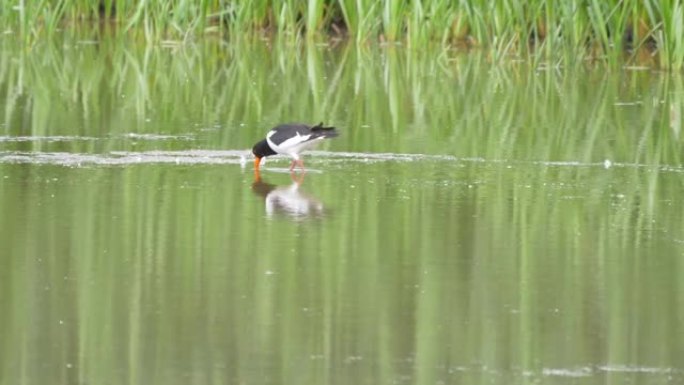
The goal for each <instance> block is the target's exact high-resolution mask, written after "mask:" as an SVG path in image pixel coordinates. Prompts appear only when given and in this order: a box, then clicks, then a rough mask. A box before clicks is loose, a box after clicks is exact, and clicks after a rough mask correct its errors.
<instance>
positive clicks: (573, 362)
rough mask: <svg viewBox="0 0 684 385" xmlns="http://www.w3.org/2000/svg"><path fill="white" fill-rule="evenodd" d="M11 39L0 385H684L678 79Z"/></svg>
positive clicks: (322, 48) (358, 50)
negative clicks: (310, 140) (260, 155)
mask: <svg viewBox="0 0 684 385" xmlns="http://www.w3.org/2000/svg"><path fill="white" fill-rule="evenodd" d="M0 41H1V42H2V50H3V52H2V55H0V101H1V102H2V105H3V107H4V108H2V109H0V212H1V213H2V215H1V216H0V245H1V246H0V341H2V344H0V384H3V385H4V384H46V383H58V384H86V383H87V384H207V383H217V384H485V383H487V384H517V383H520V384H527V383H543V384H554V385H555V384H628V383H633V384H681V383H684V364H682V363H683V362H684V326H683V325H684V283H683V282H684V280H683V279H682V277H684V232H683V231H682V229H683V228H684V212H683V208H684V206H683V205H682V203H681V201H680V199H681V195H682V191H684V182H683V177H684V167H682V166H683V165H682V155H684V152H683V149H684V148H683V147H684V146H683V144H682V139H681V137H680V129H681V124H682V121H681V113H682V109H684V104H683V99H684V86H683V84H684V83H682V79H681V78H680V77H678V76H676V75H669V74H665V73H658V72H654V71H649V70H645V69H634V68H631V69H630V68H628V69H624V68H604V67H599V68H594V67H592V65H591V64H590V63H587V64H586V65H583V66H581V67H578V68H553V67H552V66H550V65H547V64H545V63H541V64H540V65H535V66H531V65H529V63H524V62H522V63H521V62H516V61H506V62H501V63H491V62H490V61H489V60H487V58H486V57H482V56H481V55H479V54H478V53H477V52H471V53H469V54H464V53H457V52H442V51H432V50H431V49H429V48H426V49H425V50H422V51H408V50H406V49H404V48H402V47H373V46H363V47H357V46H353V45H351V46H347V45H344V44H341V45H339V46H329V45H318V46H313V45H312V46H287V45H280V44H279V43H278V42H271V43H266V42H262V41H254V42H238V43H235V44H227V43H222V42H218V41H208V42H198V43H188V44H186V45H177V44H163V45H162V44H160V45H157V46H145V45H144V44H142V43H139V42H136V41H129V40H125V38H122V39H116V38H115V39H107V40H104V41H102V42H92V41H83V40H77V39H65V40H64V41H58V42H50V43H47V42H45V43H40V44H37V45H36V46H35V47H32V48H31V49H26V48H25V47H23V46H21V47H20V46H15V45H14V44H13V43H12V42H11V41H10V40H9V39H7V38H4V40H0ZM321 120H323V121H325V122H326V123H330V124H334V125H336V126H337V127H338V128H339V130H340V131H341V133H342V135H341V136H340V137H339V138H337V139H335V140H333V141H330V142H329V143H326V144H325V145H323V146H322V147H321V148H320V149H319V151H317V152H315V153H312V154H309V155H308V156H306V157H305V160H306V164H307V167H308V168H309V172H308V173H307V174H306V175H305V176H304V177H303V179H299V180H298V181H299V183H296V182H293V180H292V179H291V176H290V175H289V174H288V173H287V172H286V168H287V166H288V165H289V161H288V160H287V159H273V160H270V161H269V162H268V163H267V164H266V168H265V170H264V171H263V172H262V173H261V179H260V180H255V176H254V174H253V170H252V163H251V158H250V157H249V153H248V149H249V148H250V147H251V146H252V144H254V142H256V141H257V140H259V139H261V138H262V137H263V135H264V133H265V132H266V131H267V130H268V129H269V128H270V127H272V126H273V125H275V124H277V123H279V122H289V121H303V122H308V123H315V122H318V121H321Z"/></svg>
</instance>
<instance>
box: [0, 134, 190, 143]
mask: <svg viewBox="0 0 684 385" xmlns="http://www.w3.org/2000/svg"><path fill="white" fill-rule="evenodd" d="M111 139H129V140H142V141H156V140H159V141H164V140H194V139H195V138H194V135H192V134H186V135H161V134H138V133H135V132H129V133H124V134H120V135H111V136H107V137H103V138H97V137H93V136H68V135H53V136H3V135H0V142H84V141H95V140H111Z"/></svg>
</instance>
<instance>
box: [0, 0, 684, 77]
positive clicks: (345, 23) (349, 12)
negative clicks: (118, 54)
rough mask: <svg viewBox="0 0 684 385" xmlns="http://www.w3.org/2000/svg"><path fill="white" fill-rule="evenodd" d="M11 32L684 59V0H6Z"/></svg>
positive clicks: (2, 2) (1, 6) (561, 59)
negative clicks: (281, 39) (277, 39)
mask: <svg viewBox="0 0 684 385" xmlns="http://www.w3.org/2000/svg"><path fill="white" fill-rule="evenodd" d="M0 25H5V31H3V32H4V33H5V34H10V35H14V34H19V35H20V36H21V37H22V38H23V40H24V41H26V42H28V43H29V44H31V43H33V42H35V41H36V39H38V38H40V37H42V36H45V35H48V36H49V35H53V34H54V33H56V32H58V31H61V30H64V29H72V28H84V29H89V30H95V31H103V30H117V31H122V32H124V33H127V34H134V35H141V36H144V38H145V39H147V40H149V41H157V42H159V41H164V40H180V41H187V40H188V39H193V38H197V37H199V36H204V35H206V34H218V35H220V36H225V37H228V38H231V39H235V38H242V37H245V36H273V35H281V36H285V37H287V38H288V39H291V40H299V39H307V40H311V39H313V40H321V39H326V38H348V39H351V40H354V41H357V42H360V43H361V42H367V41H378V40H379V41H383V42H402V43H406V44H408V45H409V46H411V47H416V48H420V47H423V46H425V45H427V44H437V45H439V46H442V47H457V48H472V47H478V48H481V49H483V50H484V51H485V52H487V53H488V54H490V55H491V56H493V57H496V58H502V57H523V58H527V57H530V56H540V57H543V58H546V59H549V60H553V61H555V62H557V63H559V64H563V63H565V62H566V61H568V60H571V59H572V60H575V59H579V60H600V61H607V62H613V63H615V62H622V61H623V60H625V59H627V60H637V61H638V62H642V63H643V62H645V63H648V64H655V65H658V66H661V67H663V68H674V69H681V68H682V65H683V64H684V5H682V2H680V1H658V0H571V1H562V2H559V1H553V0H532V1H522V0H502V1H487V0H461V1H449V0H434V1H428V0H410V1H409V0H406V1H401V0H385V1H375V0H337V1H335V0H307V1H299V0H284V1H272V0H255V1H231V0H201V1H190V0H172V1H161V0H145V1H134V0H57V1H46V0H41V1H26V0H0Z"/></svg>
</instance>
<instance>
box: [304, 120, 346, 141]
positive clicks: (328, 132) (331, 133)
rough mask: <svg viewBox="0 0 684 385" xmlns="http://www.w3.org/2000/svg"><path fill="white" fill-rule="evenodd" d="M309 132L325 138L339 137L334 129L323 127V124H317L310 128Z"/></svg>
mask: <svg viewBox="0 0 684 385" xmlns="http://www.w3.org/2000/svg"><path fill="white" fill-rule="evenodd" d="M311 131H313V132H317V133H319V134H320V135H321V136H325V137H326V138H334V137H336V136H338V135H340V133H339V132H337V130H336V129H335V127H332V126H331V127H324V126H323V122H320V123H318V124H317V125H315V126H313V127H311Z"/></svg>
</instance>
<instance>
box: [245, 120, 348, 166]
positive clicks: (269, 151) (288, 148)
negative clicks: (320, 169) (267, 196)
mask: <svg viewBox="0 0 684 385" xmlns="http://www.w3.org/2000/svg"><path fill="white" fill-rule="evenodd" d="M338 135H339V133H338V132H337V131H336V130H335V127H323V122H321V123H319V124H317V125H315V126H313V127H312V126H308V125H306V124H281V125H279V126H276V127H274V128H272V129H271V131H269V132H268V134H266V139H264V140H261V141H259V142H258V143H257V144H255V145H254V147H252V154H254V156H255V157H256V158H255V159H254V169H255V170H256V171H257V172H258V171H259V164H260V163H261V158H263V157H265V156H269V155H275V154H282V155H289V156H291V157H292V164H291V165H290V171H294V168H295V166H299V167H300V168H301V169H302V171H306V170H305V169H304V161H303V160H302V158H301V156H300V153H301V152H302V151H304V150H307V149H309V148H310V147H312V146H313V145H315V144H316V143H319V142H321V141H322V140H323V139H328V138H334V137H336V136H338Z"/></svg>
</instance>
